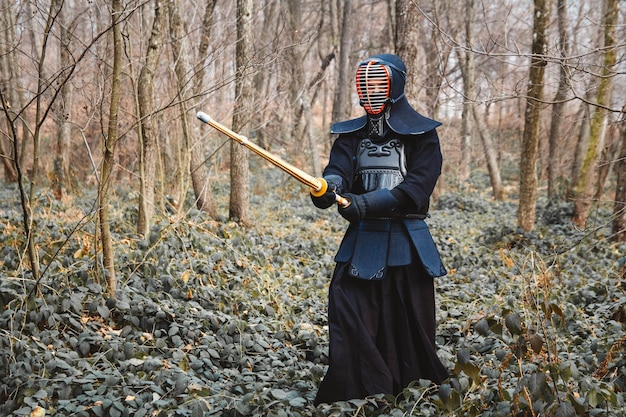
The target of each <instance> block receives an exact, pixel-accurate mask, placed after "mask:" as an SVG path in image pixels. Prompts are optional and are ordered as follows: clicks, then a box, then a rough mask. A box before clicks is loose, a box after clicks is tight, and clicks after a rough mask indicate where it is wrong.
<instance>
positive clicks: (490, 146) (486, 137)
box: [472, 106, 504, 200]
mask: <svg viewBox="0 0 626 417" xmlns="http://www.w3.org/2000/svg"><path fill="white" fill-rule="evenodd" d="M472 113H473V117H474V121H475V122H476V126H477V127H478V129H476V130H477V131H478V134H479V135H480V139H481V141H482V143H483V149H484V151H485V157H486V159H487V170H488V171H489V180H490V181H491V189H492V191H493V198H495V199H496V200H503V199H504V188H503V187H502V177H501V176H500V167H499V166H498V154H497V152H496V147H495V145H494V143H493V140H492V139H491V133H490V132H491V131H490V130H489V129H488V128H487V126H485V122H484V121H483V119H482V118H481V117H480V116H479V115H478V114H477V111H476V106H473V107H472Z"/></svg>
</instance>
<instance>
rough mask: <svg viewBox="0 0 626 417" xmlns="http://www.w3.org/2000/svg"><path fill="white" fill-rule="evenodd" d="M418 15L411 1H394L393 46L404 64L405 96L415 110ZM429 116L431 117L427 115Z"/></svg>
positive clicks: (417, 82)
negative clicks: (394, 26)
mask: <svg viewBox="0 0 626 417" xmlns="http://www.w3.org/2000/svg"><path fill="white" fill-rule="evenodd" d="M419 15H420V11H419V9H418V8H417V6H416V5H415V4H414V2H413V1H411V0H397V1H396V34H395V40H394V43H395V46H396V55H398V56H399V57H400V58H401V59H402V60H403V61H404V63H405V64H406V67H407V76H406V88H405V92H406V96H407V99H408V100H409V102H411V104H412V105H413V106H414V107H416V108H417V106H416V105H417V99H418V97H419V86H420V82H419V72H418V71H417V68H418V65H419V64H418V54H419V45H420V39H419ZM429 116H431V115H429Z"/></svg>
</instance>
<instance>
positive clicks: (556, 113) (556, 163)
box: [548, 0, 570, 198]
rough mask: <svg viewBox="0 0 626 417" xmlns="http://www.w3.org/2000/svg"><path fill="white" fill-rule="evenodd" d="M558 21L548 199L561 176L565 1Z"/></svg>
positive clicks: (566, 28) (566, 40) (565, 72)
mask: <svg viewBox="0 0 626 417" xmlns="http://www.w3.org/2000/svg"><path fill="white" fill-rule="evenodd" d="M557 11H558V21H559V53H560V55H561V60H562V61H561V66H560V71H559V86H558V88H557V90H556V95H555V97H554V104H553V105H552V120H551V123H550V134H549V135H548V138H549V141H550V142H549V151H548V154H549V158H548V159H549V160H548V198H552V197H554V196H555V195H556V194H557V192H558V189H559V187H558V185H557V179H558V178H559V177H560V176H561V175H562V174H561V172H560V168H561V147H562V146H563V145H562V144H561V142H562V138H561V124H562V123H561V121H562V120H563V114H564V110H565V99H566V98H567V89H568V87H569V84H568V83H569V79H570V77H569V70H568V62H567V58H568V56H569V50H570V44H569V33H568V32H569V23H568V19H567V0H558V6H557ZM561 196H562V194H561Z"/></svg>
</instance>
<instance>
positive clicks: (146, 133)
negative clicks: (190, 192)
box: [137, 0, 167, 236]
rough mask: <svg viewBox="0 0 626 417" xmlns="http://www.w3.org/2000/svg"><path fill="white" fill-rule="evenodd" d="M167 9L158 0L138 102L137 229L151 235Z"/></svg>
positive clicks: (156, 0) (138, 91)
mask: <svg viewBox="0 0 626 417" xmlns="http://www.w3.org/2000/svg"><path fill="white" fill-rule="evenodd" d="M166 17H167V13H165V11H164V10H163V9H162V4H161V0H154V21H153V23H152V32H151V34H150V41H149V43H148V50H147V51H146V59H145V63H144V65H143V67H142V68H141V72H140V74H139V81H138V84H137V102H138V106H139V116H140V123H141V151H140V152H141V158H140V166H141V168H140V170H141V175H140V181H141V183H140V189H141V192H140V194H139V218H138V220H137V232H138V233H140V234H142V235H144V236H147V235H148V232H149V230H150V222H151V219H152V216H153V215H154V184H155V183H154V179H155V173H156V161H157V148H156V146H157V144H156V141H157V139H156V138H157V130H156V126H155V117H154V111H155V104H154V77H155V72H156V66H157V64H158V60H159V55H160V53H161V47H162V44H163V26H164V24H165V19H166Z"/></svg>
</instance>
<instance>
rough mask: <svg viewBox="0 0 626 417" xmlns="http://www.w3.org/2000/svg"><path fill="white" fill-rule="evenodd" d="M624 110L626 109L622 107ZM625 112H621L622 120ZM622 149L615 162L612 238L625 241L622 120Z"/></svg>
mask: <svg viewBox="0 0 626 417" xmlns="http://www.w3.org/2000/svg"><path fill="white" fill-rule="evenodd" d="M624 110H625V111H626V109H624ZM624 118H626V112H623V113H622V120H623V121H624ZM620 140H621V142H622V144H621V147H622V151H621V152H620V154H619V158H618V160H617V162H616V163H615V171H616V172H617V183H616V187H615V205H614V206H613V226H612V232H613V234H612V236H613V237H612V240H614V241H616V242H626V123H624V122H622V134H621V139H620Z"/></svg>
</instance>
